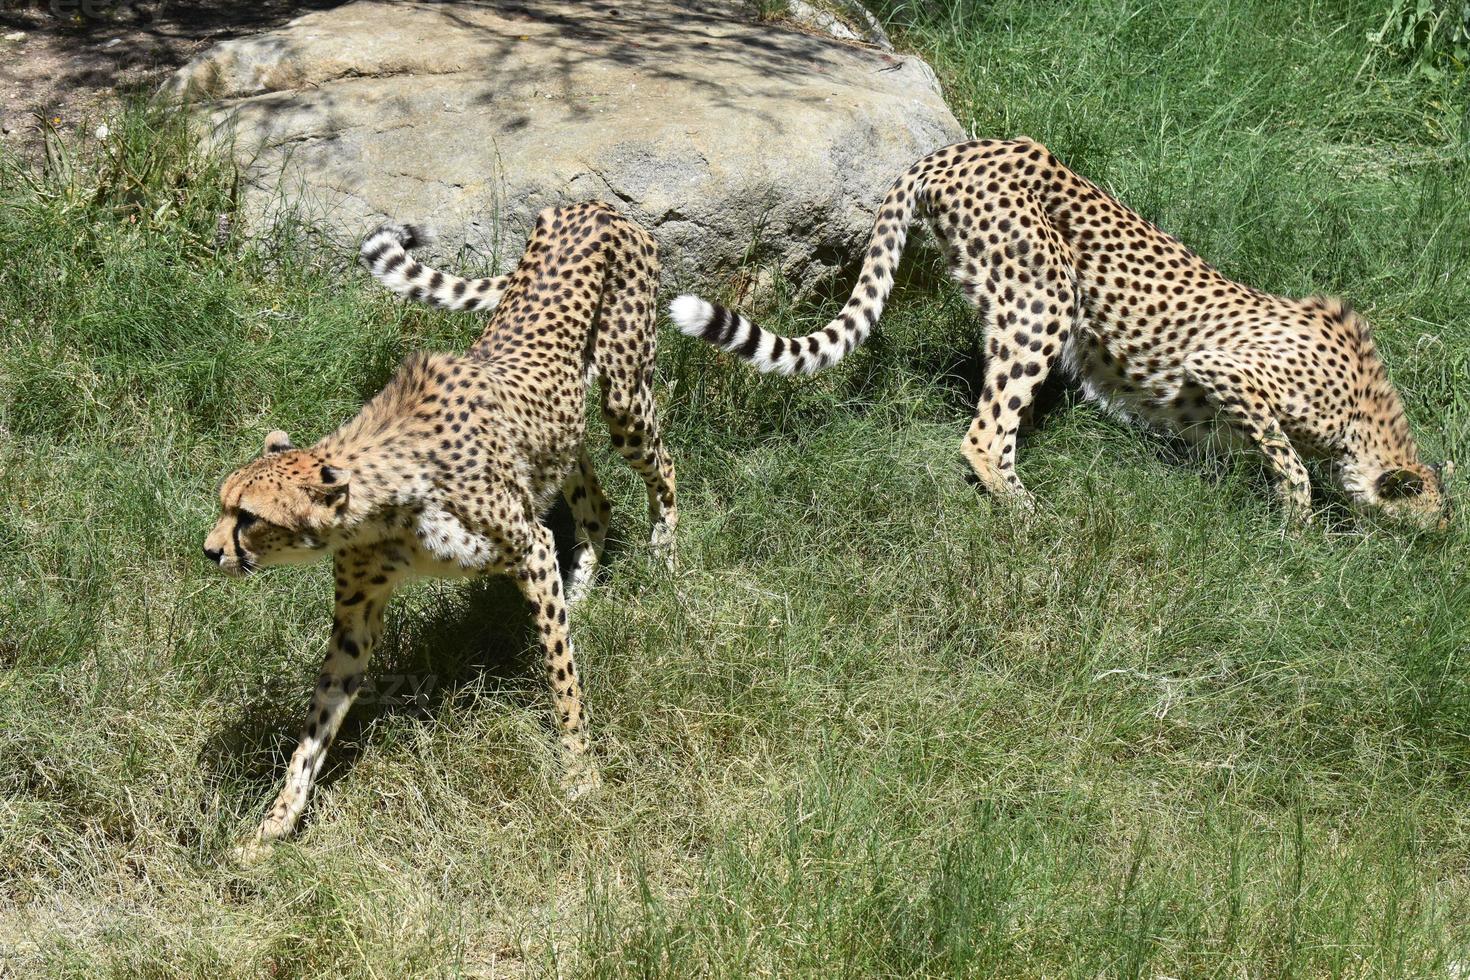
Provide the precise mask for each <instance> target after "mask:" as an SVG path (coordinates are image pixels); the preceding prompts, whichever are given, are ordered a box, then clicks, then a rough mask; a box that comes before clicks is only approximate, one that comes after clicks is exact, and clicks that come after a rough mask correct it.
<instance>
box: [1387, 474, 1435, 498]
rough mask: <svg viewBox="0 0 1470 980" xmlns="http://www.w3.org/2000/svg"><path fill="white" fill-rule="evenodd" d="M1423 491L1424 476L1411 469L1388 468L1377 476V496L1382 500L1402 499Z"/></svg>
mask: <svg viewBox="0 0 1470 980" xmlns="http://www.w3.org/2000/svg"><path fill="white" fill-rule="evenodd" d="M1423 492H1424V477H1422V476H1420V475H1419V474H1418V473H1415V472H1414V471H1413V470H1388V471H1387V472H1385V473H1384V474H1383V475H1382V476H1380V477H1379V478H1378V496H1380V497H1382V498H1383V499H1384V500H1403V499H1405V498H1407V497H1417V496H1419V495H1420V494H1421V493H1423Z"/></svg>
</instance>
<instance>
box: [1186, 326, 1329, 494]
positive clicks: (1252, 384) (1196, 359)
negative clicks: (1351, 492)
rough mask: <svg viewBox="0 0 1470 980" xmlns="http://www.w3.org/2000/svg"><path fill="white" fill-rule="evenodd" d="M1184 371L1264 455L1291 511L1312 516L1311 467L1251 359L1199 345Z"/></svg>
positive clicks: (1277, 486)
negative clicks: (1284, 425)
mask: <svg viewBox="0 0 1470 980" xmlns="http://www.w3.org/2000/svg"><path fill="white" fill-rule="evenodd" d="M1184 372H1185V374H1186V375H1187V376H1188V377H1189V379H1190V380H1191V381H1193V382H1194V383H1195V384H1197V385H1199V386H1200V387H1201V388H1203V389H1204V390H1205V394H1206V395H1207V396H1208V397H1209V399H1210V401H1211V403H1213V404H1214V406H1215V408H1216V409H1217V410H1218V411H1219V413H1220V415H1221V417H1222V418H1224V420H1225V421H1227V422H1228V423H1230V425H1232V426H1233V427H1234V428H1235V429H1237V430H1238V431H1240V432H1241V433H1242V434H1244V435H1245V436H1246V437H1247V438H1248V439H1250V440H1251V442H1253V443H1254V444H1255V445H1256V446H1257V447H1258V448H1259V449H1260V450H1261V452H1262V453H1263V454H1264V455H1265V457H1266V462H1267V463H1268V464H1269V465H1270V467H1271V469H1272V472H1273V473H1274V474H1275V477H1276V491H1277V494H1278V495H1279V496H1280V497H1281V501H1282V503H1283V505H1284V506H1285V508H1286V511H1287V514H1288V515H1290V516H1291V517H1292V518H1293V519H1295V520H1298V521H1302V522H1308V521H1310V520H1311V518H1312V484H1311V479H1310V477H1309V476H1308V474H1307V467H1306V465H1305V464H1304V463H1303V462H1302V459H1301V457H1300V456H1299V455H1297V452H1296V449H1295V448H1294V447H1293V446H1292V444H1291V441H1290V440H1289V439H1287V437H1286V433H1285V432H1284V431H1282V428H1281V422H1280V420H1279V419H1277V417H1276V413H1275V411H1274V409H1273V407H1272V405H1271V399H1270V398H1269V396H1268V395H1267V394H1266V388H1265V386H1264V385H1262V384H1261V383H1260V379H1259V376H1258V374H1257V372H1256V371H1255V370H1253V369H1252V367H1251V364H1250V361H1249V359H1248V358H1246V357H1243V356H1241V355H1240V354H1238V353H1235V352H1232V351H1227V350H1219V349H1214V348H1210V349H1206V350H1198V351H1194V352H1193V353H1191V354H1189V356H1187V357H1186V358H1185V359H1184Z"/></svg>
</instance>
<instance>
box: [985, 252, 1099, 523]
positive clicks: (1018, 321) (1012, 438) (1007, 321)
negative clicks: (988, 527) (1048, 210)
mask: <svg viewBox="0 0 1470 980" xmlns="http://www.w3.org/2000/svg"><path fill="white" fill-rule="evenodd" d="M1027 252H1028V254H1029V255H1030V261H1031V263H1032V265H1033V269H1032V273H1033V274H1032V275H1030V276H1027V277H1017V281H1016V282H1015V283H1011V282H1007V283H1006V288H1005V290H1004V293H1003V296H1005V297H1008V298H1003V297H1002V296H996V297H992V302H991V303H990V304H989V305H990V311H989V316H990V322H989V323H988V324H987V326H986V338H985V354H986V357H985V385H984V388H983V389H982V390H981V393H980V401H979V404H978V405H977V406H976V410H975V418H974V421H972V422H971V423H970V429H969V431H968V432H967V433H965V441H964V443H963V444H962V446H961V451H962V452H963V453H964V456H965V459H966V461H967V462H968V463H969V464H970V468H971V469H973V470H974V471H975V476H976V477H977V478H978V479H979V481H980V483H981V485H982V486H984V487H985V489H986V491H987V492H989V493H990V494H991V496H993V497H995V498H996V499H998V500H1002V501H1006V502H1008V503H1011V504H1014V505H1016V506H1018V507H1019V508H1021V509H1022V510H1023V511H1030V510H1033V509H1034V508H1035V500H1034V498H1033V497H1032V496H1031V494H1030V492H1028V491H1027V490H1026V487H1025V486H1024V485H1023V484H1022V483H1021V478H1020V477H1019V476H1017V475H1016V441H1017V436H1018V435H1019V433H1020V431H1021V429H1022V428H1023V427H1024V426H1027V425H1029V423H1030V420H1031V411H1032V401H1033V400H1034V398H1035V396H1036V389H1038V388H1040V387H1041V386H1042V384H1044V383H1045V382H1046V379H1047V376H1048V375H1050V374H1051V370H1052V367H1053V366H1054V365H1055V364H1056V362H1057V359H1058V357H1059V356H1060V352H1061V351H1062V349H1063V348H1064V347H1065V346H1066V344H1067V339H1068V337H1069V336H1070V335H1071V331H1072V323H1073V320H1072V316H1073V310H1074V308H1075V305H1076V292H1075V289H1074V287H1073V286H1072V285H1071V280H1070V279H1069V278H1068V276H1067V274H1066V266H1065V263H1064V262H1063V261H1062V258H1061V256H1060V255H1059V254H1057V252H1056V249H1055V248H1054V247H1052V246H1049V245H1048V244H1047V243H1046V242H1045V240H1042V241H1040V242H1038V243H1037V244H1036V245H1034V246H1031V247H1029V248H1028V249H1027ZM978 269H979V267H978V266H976V267H974V268H968V267H967V268H964V269H961V270H959V271H958V272H957V274H956V278H958V279H960V280H961V282H962V283H966V284H967V288H966V291H967V293H969V295H970V298H971V302H972V303H974V304H975V305H976V306H983V305H984V304H982V303H980V302H977V295H976V294H977V292H978V290H977V289H975V288H973V287H972V286H970V285H969V284H970V283H973V282H976V281H978V280H977V279H975V278H974V277H976V276H978ZM1023 283H1024V285H1023Z"/></svg>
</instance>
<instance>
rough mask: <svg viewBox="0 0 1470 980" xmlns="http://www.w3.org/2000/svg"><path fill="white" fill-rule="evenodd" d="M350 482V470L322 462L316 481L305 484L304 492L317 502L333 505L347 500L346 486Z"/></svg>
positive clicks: (338, 504)
mask: <svg viewBox="0 0 1470 980" xmlns="http://www.w3.org/2000/svg"><path fill="white" fill-rule="evenodd" d="M351 483H352V471H351V470H344V469H343V468H342V467H340V466H329V465H327V464H326V463H323V464H322V468H321V470H320V471H319V472H318V473H317V479H316V481H315V482H313V483H311V484H308V485H307V487H306V492H307V493H308V494H310V495H311V498H312V499H313V500H315V501H317V502H318V503H321V504H326V505H328V506H334V507H335V506H340V505H341V504H344V503H346V502H347V488H348V487H349V486H350V485H351Z"/></svg>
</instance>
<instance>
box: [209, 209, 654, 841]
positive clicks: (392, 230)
mask: <svg viewBox="0 0 1470 980" xmlns="http://www.w3.org/2000/svg"><path fill="white" fill-rule="evenodd" d="M421 237H422V236H420V235H419V234H418V232H417V231H416V230H415V229H413V228H412V227H408V226H401V225H385V226H383V227H382V228H380V229H379V230H378V231H376V232H375V233H374V234H373V235H372V236H370V237H369V238H368V239H367V240H366V242H365V243H364V244H363V246H362V251H361V259H362V262H363V263H364V264H365V265H366V266H367V267H368V268H369V269H370V270H371V271H372V273H373V274H374V275H375V276H377V277H378V278H379V279H380V280H381V281H382V282H383V283H384V284H386V285H387V286H388V287H389V288H391V289H394V290H395V291H397V292H400V293H403V294H405V295H411V296H415V297H416V298H418V299H421V300H424V301H426V302H432V303H436V304H438V305H442V306H449V307H452V308H480V309H486V308H491V307H493V308H494V313H493V315H492V317H491V319H490V322H489V323H488V325H487V326H486V328H485V331H484V334H483V335H482V336H481V337H480V339H479V340H478V341H477V342H476V343H475V344H474V346H473V347H472V348H471V349H470V350H469V352H468V353H467V354H464V355H450V354H437V353H435V354H425V353H419V354H413V355H411V356H409V357H408V358H407V359H406V360H405V361H404V362H403V363H402V364H401V365H400V366H399V368H398V369H397V371H396V373H395V374H394V375H393V377H392V378H391V379H390V380H389V382H388V384H387V385H386V386H385V387H384V388H383V390H382V391H380V392H379V393H378V394H377V395H376V396H374V397H373V398H372V399H371V400H370V401H369V402H368V403H367V404H366V405H365V406H364V407H363V409H362V410H361V411H360V412H359V413H358V414H357V416H356V417H354V418H353V419H351V420H350V421H348V422H347V423H346V424H344V425H342V426H341V427H340V428H338V429H336V430H335V431H333V432H332V433H331V434H329V435H327V436H326V437H324V438H323V439H321V440H320V441H319V442H317V443H316V444H315V445H313V446H310V447H306V448H298V447H296V446H295V445H293V444H292V442H291V440H290V439H289V438H288V437H287V436H286V434H285V433H284V432H281V431H275V432H272V433H270V434H269V435H268V436H266V439H265V447H264V452H263V454H262V455H261V456H259V457H258V458H256V459H255V460H253V461H251V462H249V463H247V464H245V465H244V466H242V467H240V468H239V469H238V470H236V471H235V472H233V473H232V474H230V475H229V476H228V477H227V478H226V479H225V481H224V483H223V485H222V487H221V489H220V494H219V496H220V516H219V519H218V522H217V523H216V524H215V525H214V528H213V530H211V531H210V532H209V535H208V537H207V538H206V539H205V541H204V554H205V556H206V557H207V558H208V559H209V560H210V561H212V562H214V563H215V564H216V565H218V566H219V568H220V569H221V570H222V571H224V572H225V573H227V574H229V575H232V576H244V575H246V574H248V573H250V572H253V571H255V570H257V569H259V568H263V567H265V566H268V565H291V564H304V563H309V562H314V561H316V560H318V559H320V558H323V557H325V556H328V555H330V556H331V558H332V562H333V567H334V570H335V577H336V606H335V610H334V612H333V617H332V632H331V637H330V640H329V643H328V650H327V656H326V661H325V663H324V664H323V666H322V669H321V672H320V674H319V676H318V678H317V682H316V687H315V690H314V692H313V694H312V699H311V710H310V712H309V713H308V714H307V719H306V723H305V727H304V730H303V732H302V734H301V738H300V741H299V743H298V744H297V746H296V750H295V752H294V754H293V755H292V757H291V761H290V763H289V765H288V768H287V775H286V780H285V785H284V786H283V788H282V789H281V791H280V794H279V796H277V798H276V800H275V803H274V804H273V805H272V806H271V808H270V810H269V812H268V813H267V815H266V817H265V819H264V820H263V822H262V823H261V824H260V826H259V828H258V830H257V831H256V833H255V835H254V838H253V840H252V841H251V842H250V843H248V844H247V845H244V846H243V847H242V850H241V856H242V857H245V858H247V859H248V858H251V857H254V856H258V855H259V854H260V853H262V851H263V849H264V847H265V846H266V845H268V844H269V843H270V842H272V841H274V840H276V839H278V838H281V837H284V836H286V835H288V834H290V833H291V832H292V831H293V830H294V829H295V827H296V825H297V823H298V821H299V820H300V817H301V814H302V811H303V809H304V808H305V805H306V800H307V796H308V794H309V792H310V790H311V785H312V782H313V780H314V779H315V778H316V775H317V773H318V771H319V770H320V768H321V765H322V761H323V758H324V756H325V753H326V751H327V748H328V746H329V745H330V744H331V741H332V739H333V737H334V736H335V734H336V732H337V729H338V726H339V725H340V724H341V723H342V718H343V716H344V715H345V714H346V713H347V711H348V709H349V707H350V706H351V705H352V702H353V700H354V698H355V697H356V695H357V692H358V690H359V689H360V687H361V685H362V681H363V674H364V671H365V670H366V668H367V665H368V659H369V657H370V655H371V654H372V650H373V646H374V644H375V643H376V642H377V641H378V638H379V637H380V635H381V634H382V629H383V613H384V608H385V606H386V605H387V603H388V599H389V597H390V596H391V595H392V593H393V592H394V590H395V589H396V588H397V587H398V586H400V585H402V584H404V583H405V582H407V581H409V580H411V579H414V578H420V577H425V576H432V577H442V578H458V577H467V576H478V575H487V574H506V575H509V576H511V577H512V578H513V579H514V580H515V582H516V584H517V586H519V588H520V590H521V592H522V593H523V594H524V595H525V597H526V601H527V603H528V604H529V606H530V610H531V614H532V617H533V619H534V621H535V624H536V628H537V631H538V634H539V639H540V645H541V648H542V652H543V653H544V657H545V659H544V663H545V669H546V678H547V681H548V683H549V684H550V687H551V693H552V696H553V698H554V700H555V708H556V717H557V720H558V722H559V726H560V742H561V746H562V750H563V756H564V759H565V761H566V775H565V786H566V789H567V790H568V792H569V793H570V794H571V795H579V794H580V793H582V792H585V791H587V790H590V789H592V788H594V787H596V786H597V785H598V782H599V777H598V773H597V768H596V766H595V765H594V764H593V763H592V761H591V760H590V757H589V755H588V738H587V732H586V727H585V720H584V714H583V705H582V693H581V687H580V683H579V680H578V674H577V669H576V664H575V663H574V660H573V655H572V641H571V636H570V635H569V632H568V622H567V615H568V607H569V606H570V605H571V604H573V603H574V602H575V601H576V600H577V598H579V597H580V596H581V595H582V593H583V592H584V591H585V589H586V588H587V586H588V584H589V583H590V581H591V579H592V576H593V572H594V570H595V568H596V565H597V562H598V559H599V557H600V555H601V553H602V550H603V542H604V539H605V537H606V533H607V526H608V520H609V517H610V510H611V509H610V507H609V505H608V501H607V499H606V497H604V496H603V493H602V489H601V487H600V486H599V484H598V481H597V477H596V475H595V473H594V472H593V469H592V464H591V461H590V460H589V459H588V456H587V453H586V451H585V449H584V448H583V435H584V428H585V422H584V412H583V404H584V397H585V390H586V386H587V384H588V383H589V381H590V379H591V378H592V377H594V376H595V377H597V378H599V379H600V385H601V394H602V414H603V417H604V419H605V420H606V423H607V425H608V427H609V429H610V430H611V438H612V443H613V445H614V446H615V447H616V448H617V449H618V450H619V452H620V453H621V455H622V456H623V458H624V459H625V460H626V461H627V462H628V463H629V464H631V466H632V468H633V469H634V470H636V471H637V472H638V474H639V475H640V476H641V477H642V478H643V480H644V482H645V484H646V485H647V489H648V504H649V513H650V519H651V521H652V525H653V528H652V534H651V541H652V545H653V547H654V549H655V550H656V551H658V552H662V553H664V554H665V555H667V556H671V553H672V548H673V542H674V529H675V525H676V523H677V520H678V511H677V508H676V506H675V500H674V469H673V465H672V464H671V462H670V460H669V456H668V453H667V452H666V451H665V449H664V446H663V443H662V442H661V440H660V438H659V431H658V424H657V421H656V418H655V414H654V400H653V393H652V383H653V366H654V348H655V335H654V325H655V317H656V307H655V304H654V292H655V288H656V284H657V278H658V253H657V249H656V247H655V244H654V242H653V239H652V238H650V237H649V235H648V234H647V233H646V232H645V231H644V230H643V229H642V228H640V227H639V226H638V225H636V224H635V223H633V222H632V221H630V220H628V219H627V218H625V217H623V216H622V215H620V214H619V213H618V212H617V211H615V210H613V209H612V208H610V207H608V206H607V205H605V204H600V203H595V202H594V203H584V204H576V205H571V206H567V207H562V208H554V209H548V210H545V211H543V212H542V213H541V214H540V215H539V217H538V219H537V221H536V226H535V230H534V232H533V233H532V235H531V237H530V241H529V242H528V244H527V246H526V250H525V254H524V255H523V257H522V258H521V261H520V263H519V265H518V266H517V268H516V269H515V270H514V272H513V273H512V274H510V275H508V276H502V277H496V278H495V279H494V280H491V281H488V282H487V284H486V285H484V286H481V285H480V282H481V281H466V280H464V279H461V278H459V277H457V276H452V275H448V274H446V273H442V272H438V271H435V270H433V269H430V268H428V267H426V266H424V265H422V264H421V263H419V262H416V261H415V260H413V259H412V258H411V257H409V254H408V249H410V248H412V247H414V246H415V245H416V244H418V243H419V240H420V238H421ZM465 297H471V298H472V299H471V300H469V301H465ZM491 297H494V299H493V301H492V300H491V299H490V298H491ZM471 302H473V303H476V304H479V305H478V306H476V307H471V306H470V305H469V304H470V303H471ZM456 304H459V306H458V307H456ZM558 490H560V491H561V493H562V495H563V496H564V497H565V498H566V500H567V502H568V503H569V505H570V507H571V512H572V516H573V519H574V521H575V525H576V543H575V548H574V551H573V553H572V557H571V570H570V573H569V575H568V581H567V586H566V589H565V591H563V588H562V581H561V576H560V572H559V569H558V566H557V557H556V548H555V545H554V543H553V541H552V534H551V531H550V530H549V529H548V527H547V526H546V525H545V524H544V523H542V520H541V518H542V515H543V514H544V512H545V511H546V510H547V508H548V507H549V506H550V504H551V502H552V499H553V498H554V496H555V494H556V493H557V491H558Z"/></svg>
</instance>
